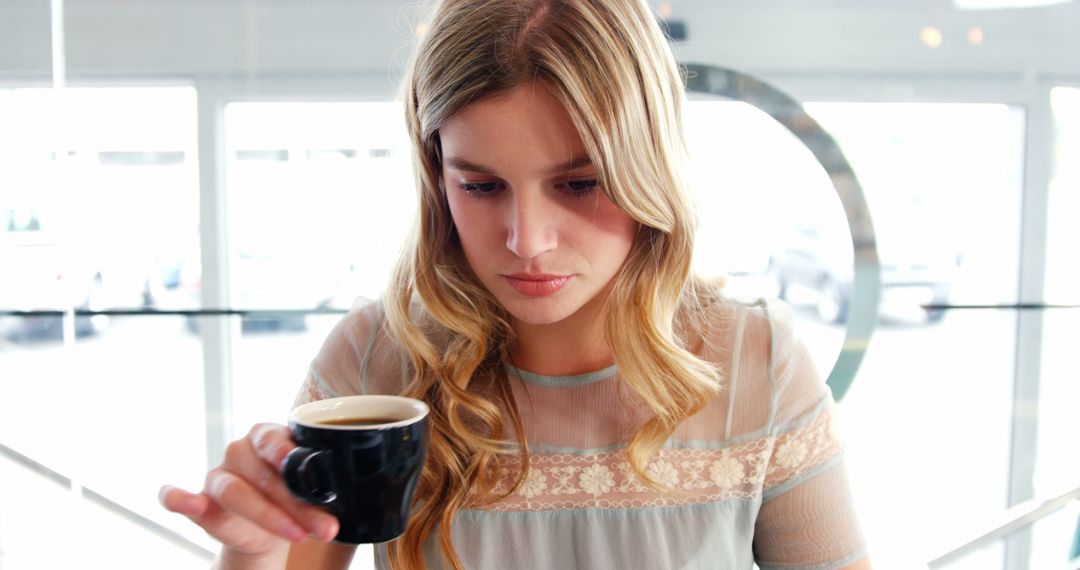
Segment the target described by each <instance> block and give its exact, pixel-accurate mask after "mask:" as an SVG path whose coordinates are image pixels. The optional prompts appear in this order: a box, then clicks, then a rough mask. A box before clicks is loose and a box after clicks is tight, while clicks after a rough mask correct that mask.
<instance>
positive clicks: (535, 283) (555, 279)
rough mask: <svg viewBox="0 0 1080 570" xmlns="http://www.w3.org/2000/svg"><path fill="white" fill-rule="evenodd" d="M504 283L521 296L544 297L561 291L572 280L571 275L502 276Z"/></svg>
mask: <svg viewBox="0 0 1080 570" xmlns="http://www.w3.org/2000/svg"><path fill="white" fill-rule="evenodd" d="M503 278H504V279H506V282H507V283H509V284H510V286H511V287H513V288H514V289H516V290H517V291H518V292H519V293H522V294H523V295H528V296H530V297H546V296H548V295H552V294H554V293H555V292H556V291H558V290H559V289H562V288H563V287H565V286H566V284H567V283H569V282H570V280H571V279H573V278H574V276H573V275H527V274H515V275H503Z"/></svg>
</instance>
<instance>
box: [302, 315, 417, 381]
mask: <svg viewBox="0 0 1080 570" xmlns="http://www.w3.org/2000/svg"><path fill="white" fill-rule="evenodd" d="M406 361H407V359H406V358H405V354H404V351H403V350H402V349H401V346H400V344H399V343H397V342H395V341H394V339H393V335H392V334H391V333H390V330H389V327H387V324H386V311H385V306H384V303H383V300H382V299H369V298H365V297H361V298H358V299H357V300H356V301H354V302H353V304H352V306H351V307H350V309H349V310H348V312H347V313H345V315H344V316H342V318H341V320H339V321H338V323H337V324H336V325H335V326H334V328H333V329H332V330H331V331H330V333H329V334H328V335H327V336H326V339H325V340H324V341H323V344H322V347H321V348H320V350H319V352H318V354H317V355H316V357H315V359H314V360H313V361H312V365H311V370H312V375H313V376H315V377H316V378H318V379H320V380H321V382H322V383H323V384H325V385H327V386H328V387H330V388H332V389H333V391H334V392H336V393H339V394H340V395H347V394H392V393H398V392H400V391H401V389H402V387H403V385H404V375H405V374H406V373H407V369H408V367H407V362H406Z"/></svg>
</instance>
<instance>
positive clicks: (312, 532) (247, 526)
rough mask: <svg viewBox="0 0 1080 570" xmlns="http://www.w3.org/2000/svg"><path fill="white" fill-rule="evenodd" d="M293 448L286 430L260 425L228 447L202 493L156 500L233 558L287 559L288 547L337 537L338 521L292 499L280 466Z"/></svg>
mask: <svg viewBox="0 0 1080 570" xmlns="http://www.w3.org/2000/svg"><path fill="white" fill-rule="evenodd" d="M295 447H296V444H295V443H293V441H292V439H291V438H290V437H289V430H288V428H286V427H285V426H281V425H276V424H258V425H256V426H255V427H253V428H251V431H250V432H248V435H247V436H246V437H244V438H243V439H238V440H236V441H234V442H232V443H230V444H229V446H228V447H227V448H226V450H225V461H224V463H222V464H221V465H220V466H218V467H216V468H214V469H211V470H210V472H209V473H207V475H206V482H205V484H204V486H203V490H202V492H200V493H197V494H195V493H189V492H187V491H184V490H183V489H179V488H176V487H173V486H170V485H166V486H164V487H162V488H161V492H160V494H159V496H158V498H159V500H160V501H161V504H162V505H163V506H164V507H165V508H166V509H168V510H170V511H172V512H174V513H180V514H182V515H184V516H186V517H188V518H189V519H191V520H192V522H194V523H195V524H197V525H199V526H201V527H202V528H203V529H204V530H205V531H206V532H207V533H208V534H209V535H210V536H213V537H214V538H216V539H218V540H219V541H221V543H222V544H223V545H224V546H225V548H226V549H227V550H229V549H231V550H232V552H231V553H229V554H230V555H232V556H241V557H263V556H269V555H274V554H284V553H285V552H287V550H288V548H287V547H288V545H289V544H290V543H297V542H301V541H303V540H304V539H306V538H308V537H309V536H310V537H312V538H315V539H317V540H321V541H323V542H329V541H330V540H331V539H333V538H334V536H336V535H337V531H338V522H337V519H335V518H334V517H333V516H332V515H330V514H328V513H326V512H325V511H322V510H320V509H318V508H316V507H314V506H312V505H309V504H306V503H303V502H300V501H299V500H297V499H296V498H294V497H293V496H292V494H290V493H289V490H288V489H287V488H286V487H285V482H284V480H283V479H282V478H281V473H280V468H281V462H282V461H284V459H285V456H286V455H288V453H289V451H291V450H292V449H294V448H295Z"/></svg>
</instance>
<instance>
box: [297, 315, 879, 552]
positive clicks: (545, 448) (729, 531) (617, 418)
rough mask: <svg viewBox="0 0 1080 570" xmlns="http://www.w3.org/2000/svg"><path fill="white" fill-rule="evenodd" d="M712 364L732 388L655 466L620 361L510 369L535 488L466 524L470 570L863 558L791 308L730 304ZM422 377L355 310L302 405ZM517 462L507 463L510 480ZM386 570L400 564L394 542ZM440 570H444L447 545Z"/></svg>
mask: <svg viewBox="0 0 1080 570" xmlns="http://www.w3.org/2000/svg"><path fill="white" fill-rule="evenodd" d="M715 309H716V310H715V311H713V312H711V313H710V315H711V316H710V319H712V320H713V321H714V322H712V323H711V325H712V326H711V331H710V335H711V339H710V342H708V343H706V344H705V347H704V348H703V349H702V353H701V354H699V356H701V357H703V358H705V359H706V360H708V361H710V362H712V363H714V364H716V365H717V366H718V367H719V370H720V371H721V377H720V380H719V381H720V388H721V389H720V391H719V392H718V394H717V396H715V397H714V398H713V400H712V401H711V402H710V403H709V404H708V406H707V407H706V408H705V409H703V410H702V411H701V412H699V413H697V414H695V415H694V416H691V417H690V418H687V419H686V420H685V421H684V422H683V423H682V424H681V425H680V426H679V428H678V429H677V430H676V431H675V433H674V434H673V435H672V437H671V438H670V439H669V440H668V441H667V443H666V444H665V446H664V447H663V448H662V449H661V451H660V452H659V453H658V454H657V455H656V456H654V457H653V458H652V459H651V461H650V463H649V465H648V469H647V472H648V474H649V475H650V477H651V478H652V479H654V480H655V481H658V482H660V483H663V484H664V485H665V486H666V487H667V489H668V490H666V491H661V490H656V489H653V488H651V487H648V486H645V485H643V484H642V483H641V481H640V480H639V479H638V477H637V476H636V475H635V473H634V471H633V469H631V467H630V464H629V462H628V460H627V456H626V444H627V442H628V441H629V438H630V437H631V436H632V435H633V433H634V431H635V430H636V428H637V427H638V426H640V425H641V423H642V422H643V421H645V420H646V419H647V418H648V417H649V412H648V409H647V408H646V407H645V406H644V405H639V404H637V403H635V398H634V396H633V394H631V393H630V392H629V390H628V388H627V387H626V386H625V385H624V383H623V382H621V381H620V374H619V370H618V366H617V365H614V366H610V367H608V368H604V369H602V370H596V371H594V372H590V373H587V374H579V375H575V376H545V375H541V374H535V373H532V372H529V371H525V370H519V369H517V368H514V367H513V366H511V365H509V364H506V365H505V366H506V370H507V378H508V380H509V382H510V383H511V386H512V389H513V394H514V397H515V401H516V402H517V405H518V408H519V410H520V412H521V416H522V421H523V427H524V430H525V433H526V438H527V441H528V442H529V450H530V458H529V464H528V469H527V475H526V478H525V481H524V483H523V484H522V485H521V486H520V487H519V488H518V489H517V490H515V491H514V492H513V493H512V494H511V495H509V496H508V497H507V498H506V499H504V500H502V501H500V502H498V503H496V504H493V505H488V506H486V507H483V508H475V509H467V510H463V511H461V512H460V513H459V515H458V517H457V519H456V520H455V524H454V529H453V537H454V543H455V547H456V549H457V553H458V556H459V557H461V560H462V562H463V563H464V565H465V567H466V568H470V569H500V570H501V569H506V568H520V569H527V568H536V569H560V570H562V569H571V568H588V569H606V568H611V569H619V570H633V569H649V570H654V569H660V568H663V569H669V568H670V569H676V568H685V569H697V568H702V569H703V568H725V569H735V570H742V569H751V568H753V567H754V565H755V564H757V565H758V566H759V567H760V568H762V569H763V570H770V569H804V570H809V569H813V570H830V569H834V568H841V567H843V566H846V565H849V564H851V563H853V562H856V561H858V560H860V559H862V558H863V557H864V556H865V554H866V552H865V545H864V541H863V538H862V535H861V533H860V530H859V527H858V524H857V521H856V518H855V513H854V509H853V506H852V502H851V497H850V493H849V490H848V483H847V479H846V475H845V470H844V466H843V445H842V443H841V439H840V437H839V434H838V433H837V426H836V421H835V418H834V413H833V411H834V407H833V400H832V397H831V394H830V393H829V390H828V388H827V386H826V385H825V383H824V382H823V381H822V380H821V378H820V377H819V375H818V374H817V372H816V369H815V367H814V365H813V363H812V362H811V360H810V356H809V354H808V353H807V351H806V348H805V346H804V345H803V344H802V343H801V342H799V341H798V340H797V339H796V338H795V336H794V334H793V331H792V326H791V315H790V310H789V309H788V308H787V307H786V306H785V305H783V304H780V303H775V302H765V301H757V302H753V303H744V302H738V301H735V300H730V299H723V300H722V301H721V302H720V304H719V306H717V307H715ZM410 378H411V373H410V372H409V367H408V365H407V361H406V359H405V358H404V357H403V355H402V354H401V351H400V348H398V347H396V346H395V344H394V342H393V341H392V339H391V338H390V337H389V336H388V332H387V327H386V326H385V322H384V320H383V316H382V313H381V309H380V305H379V303H374V302H361V303H358V304H357V305H356V306H354V308H353V310H352V311H350V312H349V314H348V315H346V316H345V317H344V318H343V319H342V321H341V322H340V323H339V324H338V325H337V326H336V327H335V329H334V330H333V332H331V334H330V335H329V337H328V338H327V340H326V342H325V343H324V345H323V347H322V349H321V350H320V352H319V353H318V355H317V356H316V357H315V359H314V360H313V362H312V364H311V367H310V369H309V373H308V375H307V378H306V380H305V382H304V385H303V387H302V388H301V391H300V393H299V395H298V397H297V403H298V404H299V403H303V402H306V401H310V400H316V399H321V398H328V397H334V396H341V395H349V394H387V393H398V392H400V391H401V390H402V389H403V386H404V384H405V383H406V382H407V381H408V380H409V379H410ZM520 461H521V459H520V457H517V456H509V457H506V458H505V459H504V463H505V465H506V467H507V469H506V471H505V472H506V475H505V477H504V480H503V481H502V482H500V486H503V487H504V488H509V486H510V485H512V482H513V478H512V475H511V474H512V473H516V472H517V471H518V470H517V469H516V468H517V467H520ZM375 556H376V560H375V563H376V567H377V568H380V569H383V568H386V569H388V568H390V565H389V563H388V561H387V557H386V549H385V545H376V548H375ZM426 556H427V563H428V567H429V568H442V567H443V565H442V564H441V561H440V557H439V551H438V545H437V540H436V539H435V537H434V534H433V535H432V537H430V539H429V541H428V544H427V547H426Z"/></svg>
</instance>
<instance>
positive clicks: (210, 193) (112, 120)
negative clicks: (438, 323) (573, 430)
mask: <svg viewBox="0 0 1080 570" xmlns="http://www.w3.org/2000/svg"><path fill="white" fill-rule="evenodd" d="M649 3H650V5H651V6H652V7H653V8H654V9H655V11H656V13H657V16H658V18H661V19H663V20H666V21H667V23H668V24H670V25H671V27H669V29H670V30H672V31H673V33H674V32H676V31H679V34H676V35H678V38H677V39H673V42H672V46H673V49H674V51H675V53H676V57H677V59H678V60H679V61H680V62H683V63H688V64H689V63H695V64H707V65H712V66H717V67H723V68H727V69H731V70H736V71H738V72H740V73H744V74H746V75H748V76H751V77H754V78H757V79H760V80H762V81H764V82H766V83H767V84H769V85H771V86H774V87H776V88H778V89H780V90H782V91H783V92H785V93H787V94H788V95H790V96H792V97H793V98H794V99H796V100H798V101H800V102H803V103H805V109H806V111H807V113H808V114H809V116H810V117H812V118H813V119H814V120H815V121H817V122H818V123H819V124H820V125H821V126H822V127H823V128H824V129H825V130H826V131H827V132H828V133H829V134H830V135H831V136H832V137H833V138H834V139H835V140H836V143H837V145H838V147H839V150H840V152H842V155H843V158H844V159H845V160H846V161H847V162H848V163H849V164H850V165H851V167H852V168H853V170H854V172H855V173H856V175H857V177H858V180H859V182H860V183H861V187H862V191H863V193H864V197H865V200H866V203H867V204H868V206H869V209H870V214H871V217H872V220H873V225H874V230H875V235H876V239H877V246H878V255H879V258H880V266H881V267H880V269H881V278H882V291H881V293H882V298H881V302H880V305H879V318H878V319H877V322H876V326H875V328H874V331H873V334H872V336H871V337H870V339H869V342H868V343H867V344H866V345H865V347H864V348H865V351H866V352H865V356H864V358H863V360H862V365H861V367H859V369H858V371H857V375H856V376H855V378H854V381H853V383H852V385H851V386H852V387H851V389H850V391H848V392H847V393H846V395H845V397H844V399H843V400H842V401H841V402H840V404H839V414H840V418H841V420H842V427H843V433H844V434H845V436H846V440H847V453H846V459H847V462H848V468H849V471H850V475H851V480H852V485H853V492H854V494H855V498H856V503H857V506H858V511H859V516H860V518H861V521H862V525H863V528H864V531H865V533H866V535H867V538H868V539H869V542H870V552H871V556H872V558H873V560H874V566H875V568H885V569H889V568H897V569H908V568H917V567H925V565H926V563H927V561H929V560H931V559H932V558H933V557H935V556H937V555H939V554H941V553H943V552H945V551H948V550H950V549H952V548H955V547H957V546H959V545H961V544H963V543H964V542H965V541H967V540H969V539H971V538H974V533H976V532H977V531H978V530H980V529H982V528H983V527H984V526H985V524H986V521H988V520H997V519H998V518H999V517H1001V516H1003V514H1004V513H1005V512H1006V511H1007V509H1009V507H1011V506H1013V505H1016V504H1019V503H1022V502H1024V501H1028V500H1038V499H1041V498H1047V497H1050V496H1054V495H1055V494H1058V493H1061V492H1062V491H1064V490H1067V489H1069V488H1075V487H1077V486H1080V481H1078V480H1077V478H1078V476H1080V475H1078V474H1080V458H1078V456H1077V454H1076V453H1075V452H1074V451H1073V449H1072V448H1073V447H1075V446H1074V445H1073V444H1072V439H1073V437H1072V435H1073V434H1076V433H1078V432H1080V423H1078V420H1077V419H1076V418H1077V414H1076V413H1075V411H1076V406H1077V402H1080V393H1078V387H1080V373H1078V371H1077V370H1078V369H1077V366H1076V364H1075V359H1072V358H1070V356H1071V355H1072V345H1073V344H1074V343H1073V341H1072V339H1074V338H1075V337H1076V336H1077V334H1078V333H1080V309H1078V308H1077V307H1076V306H1077V305H1078V304H1080V293H1078V292H1080V262H1078V261H1077V260H1078V258H1077V256H1076V254H1075V249H1076V244H1078V243H1080V233H1078V231H1080V230H1078V229H1077V224H1076V223H1075V220H1076V219H1077V218H1078V217H1080V170H1078V167H1077V165H1078V164H1080V162H1077V161H1076V160H1075V159H1073V158H1072V157H1075V156H1080V57H1077V56H1076V55H1075V54H1078V53H1080V35H1077V34H1075V32H1074V30H1075V29H1076V28H1077V27H1078V26H1080V4H1078V3H1077V2H1063V3H1056V4H1050V3H1040V4H1044V5H1041V6H1035V7H1020V6H1002V5H1001V4H1002V3H1001V2H998V3H996V5H995V6H990V5H977V3H975V2H973V1H971V0H968V1H965V2H958V1H957V2H948V1H945V0H943V1H941V2H890V3H882V2H874V1H871V0H852V1H850V2H840V3H810V4H807V3H802V2H797V1H796V0H775V1H770V2H734V1H726V0H725V1H719V2H690V1H684V0H678V1H677V0H672V1H670V2H669V1H664V2H661V1H658V0H650V1H649ZM432 4H433V2H432V1H430V0H424V1H421V2H412V3H402V2H399V1H397V0H373V1H371V2H345V1H339V0H329V1H326V2H318V3H306V2H280V1H262V0H253V1H248V2H213V3H206V2H194V1H187V0H178V1H176V2H169V3H155V2H136V3H132V2H121V1H119V0H101V1H97V2H92V3H73V2H67V3H64V2H53V3H42V2H30V1H28V0H16V1H14V2H7V3H3V4H0V480H3V481H5V482H8V481H17V482H18V483H17V484H6V483H5V485H0V501H2V503H0V567H3V568H4V569H5V570H19V569H26V568H38V567H42V565H44V566H45V567H67V566H73V565H76V564H80V565H85V564H86V563H87V562H88V561H92V562H96V561H98V560H102V561H104V560H109V561H111V565H112V566H114V567H120V568H141V567H166V566H164V565H165V564H167V563H168V564H175V566H176V567H177V568H189V567H195V566H204V565H205V564H206V561H207V560H208V558H209V556H210V552H211V551H213V550H215V549H216V545H215V544H214V543H213V541H212V540H209V539H208V538H206V537H205V536H204V535H203V534H202V533H201V531H198V529H197V528H195V527H193V525H191V524H190V523H189V522H187V521H186V520H184V519H183V518H182V517H177V516H174V515H171V514H169V513H166V512H164V511H163V509H161V508H160V507H159V506H158V505H157V502H156V492H157V489H158V487H159V486H160V485H161V484H164V483H171V484H178V485H182V486H185V487H187V488H192V489H198V488H200V487H201V485H202V478H203V475H204V474H205V472H206V469H207V466H208V464H213V463H216V462H217V461H219V460H220V454H221V450H222V449H223V447H224V445H225V443H226V442H227V441H228V440H229V439H231V438H232V437H237V436H238V435H240V434H243V433H245V432H246V431H247V430H248V429H249V428H250V426H251V425H252V424H253V423H256V422H260V421H274V422H283V420H284V418H285V417H286V415H287V413H288V409H289V406H290V404H291V403H292V401H293V397H294V395H295V392H296V390H297V388H298V385H299V382H300V381H301V380H302V379H303V377H304V374H305V372H306V369H307V367H308V363H309V361H310V360H311V359H312V357H313V356H314V355H315V353H316V351H317V350H318V349H319V347H320V345H321V343H322V341H323V339H324V338H325V336H326V335H327V333H328V331H329V330H330V329H331V327H333V326H334V324H335V323H336V322H337V321H338V319H340V317H341V314H342V313H343V312H345V311H346V310H348V308H349V307H350V306H351V305H352V303H353V302H354V300H356V299H357V298H360V297H364V298H376V297H378V296H379V295H380V294H381V292H382V291H383V289H384V287H385V283H386V281H387V279H388V277H389V274H390V269H391V266H392V263H393V261H394V260H395V259H396V257H397V254H398V251H399V248H400V246H401V244H402V242H403V240H404V239H405V238H406V237H407V232H408V231H409V228H410V224H411V222H412V215H413V208H414V184H413V178H412V173H411V162H410V161H411V158H410V156H409V152H410V150H409V145H408V141H407V139H406V137H405V133H404V129H403V125H402V112H401V104H400V102H398V101H397V100H396V94H397V81H398V80H399V79H400V77H401V76H402V69H403V66H404V64H405V61H406V60H407V57H408V55H409V53H410V49H411V46H412V45H413V44H414V42H415V40H416V38H417V37H419V36H422V35H423V34H424V33H425V30H426V28H425V25H424V16H425V14H426V11H427V9H428V8H430V6H431V5H432ZM58 10H63V13H62V14H60V13H58V12H57V11H58ZM676 24H677V25H676ZM50 26H51V28H50ZM682 34H685V35H682ZM52 39H56V40H62V41H56V42H52V41H51V40H52ZM692 99H693V100H692V101H691V104H690V105H689V106H688V108H687V121H686V127H687V135H688V138H689V141H688V142H689V147H690V150H691V155H692V156H691V163H690V165H689V174H690V182H691V186H692V188H693V190H694V192H695V197H696V200H697V203H698V206H699V208H700V209H699V222H700V231H699V235H698V244H699V247H698V250H697V251H696V253H695V258H694V267H695V270H696V271H698V272H700V273H702V274H704V275H707V276H711V277H717V278H723V279H724V280H725V283H726V287H727V290H728V291H729V293H730V294H731V295H733V296H738V297H760V296H765V297H781V298H783V299H784V300H785V301H786V302H787V303H789V304H790V305H791V306H792V308H793V311H794V314H795V316H796V321H797V327H798V332H799V334H800V337H801V338H802V339H803V340H804V341H805V342H806V343H807V345H808V346H809V347H810V350H811V353H812V356H813V359H814V362H815V364H816V366H817V367H818V371H819V372H820V374H821V376H822V377H823V378H826V377H828V376H829V375H830V373H831V372H832V371H833V367H834V364H835V363H836V361H837V358H838V356H839V355H840V354H841V352H842V351H845V350H847V351H850V350H854V349H858V348H859V347H860V346H862V345H858V343H854V344H853V343H852V342H851V339H847V338H846V333H847V326H848V323H850V322H852V321H853V320H854V319H855V315H853V314H852V310H853V309H852V304H851V299H852V297H851V288H850V287H851V285H850V284H851V281H852V259H853V258H852V239H851V233H850V230H849V229H848V224H847V221H846V219H845V216H844V208H843V204H842V202H841V200H840V197H839V196H838V193H837V191H836V188H835V187H834V184H833V182H834V181H833V180H831V179H830V177H829V174H828V173H827V172H826V171H825V169H824V168H823V167H822V165H821V164H819V163H818V161H817V160H816V159H815V158H814V155H813V154H812V153H811V151H810V149H809V148H808V147H807V146H806V144H805V142H804V141H801V140H800V139H799V138H798V137H797V136H796V135H794V134H792V133H791V132H790V131H788V130H787V129H785V128H784V127H783V126H782V125H781V124H780V123H778V122H776V121H775V120H773V119H772V118H771V117H770V116H769V115H768V113H767V110H765V109H761V108H757V107H755V106H754V105H753V104H750V103H747V102H740V101H733V100H726V99H722V98H719V97H716V96H710V95H705V94H701V93H695V94H693V95H692ZM1045 304H1050V305H1054V306H1056V307H1057V308H1045ZM928 306H929V307H928ZM207 310H209V311H211V312H212V313H213V314H212V315H209V316H207V315H206V314H205V311H207ZM200 311H204V313H200ZM64 313H67V315H68V316H67V318H66V319H65V318H64V317H62V315H63V314H64ZM223 323H224V324H223ZM43 426H48V428H47V429H46V428H45V427H43ZM38 497H45V499H44V500H45V504H46V505H48V508H47V509H42V508H41V505H42V500H41V499H39V498H38ZM1075 507H1076V505H1075V503H1074V504H1072V505H1070V506H1069V507H1068V508H1067V509H1065V510H1062V511H1060V512H1058V513H1056V514H1055V515H1054V516H1052V517H1047V518H1046V519H1045V520H1043V521H1040V522H1039V523H1038V524H1036V525H1033V526H1031V527H1030V528H1026V529H1024V530H1023V531H1022V532H1018V533H1015V534H1014V535H1013V536H1011V537H1010V539H1009V540H1008V541H1007V543H1006V542H1005V541H999V542H995V543H992V544H990V545H988V546H987V547H986V548H984V549H982V550H980V551H979V552H977V553H975V554H973V555H971V556H968V557H966V558H965V559H964V560H962V561H960V562H957V563H956V564H954V565H952V566H950V568H979V569H984V568H991V569H992V568H1001V569H1003V570H1024V569H1032V570H1034V569H1041V568H1055V567H1063V566H1064V560H1065V559H1066V558H1067V552H1066V551H1065V550H1067V545H1066V546H1065V547H1063V546H1062V544H1063V537H1066V538H1067V537H1068V536H1070V533H1075V531H1076V524H1077V521H1076V510H1075ZM1069 509H1071V510H1069ZM56 513H62V515H63V516H59V515H57V514H56ZM57 519H62V520H63V521H65V522H64V523H63V524H64V525H68V526H67V527H65V528H71V529H92V530H93V532H86V531H80V532H73V534H77V535H78V536H79V537H80V538H79V540H80V541H81V542H79V544H78V545H77V546H78V547H77V548H75V547H73V548H71V549H67V548H65V549H57V548H55V545H54V542H53V541H52V535H50V534H49V533H45V532H42V531H41V530H39V529H41V528H44V527H45V526H46V525H49V524H53V523H54V522H55V521H56V520H57ZM1072 536H1075V534H1072ZM1064 542H1067V540H1065V541H1064ZM1006 544H1007V546H1006ZM132 545H139V546H138V548H134V547H132ZM1063 548H1064V550H1063ZM118 552H124V553H125V554H124V558H122V559H118V558H115V556H116V553H118ZM164 561H167V562H164ZM354 567H357V568H367V567H370V558H369V556H368V552H367V551H364V552H362V554H361V555H360V556H358V558H357V561H356V563H355V564H354Z"/></svg>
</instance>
